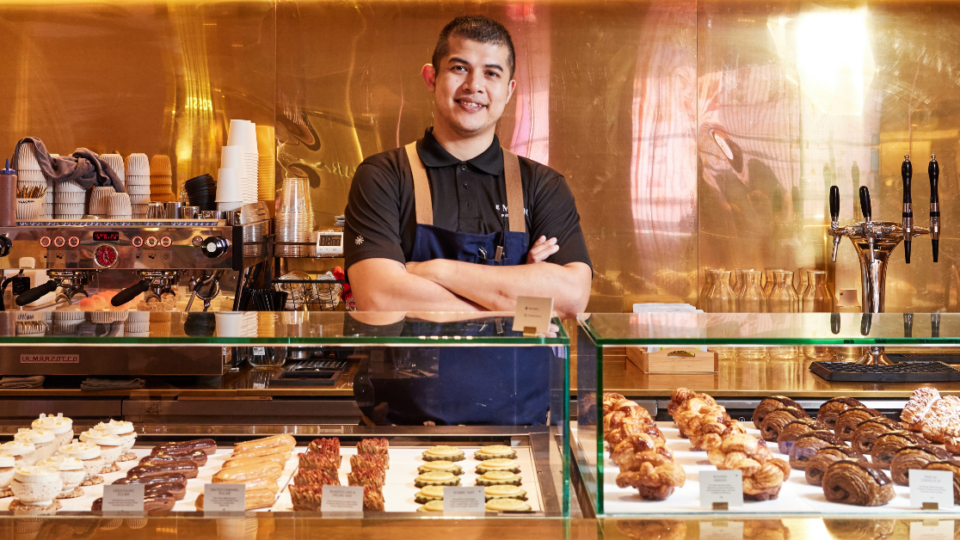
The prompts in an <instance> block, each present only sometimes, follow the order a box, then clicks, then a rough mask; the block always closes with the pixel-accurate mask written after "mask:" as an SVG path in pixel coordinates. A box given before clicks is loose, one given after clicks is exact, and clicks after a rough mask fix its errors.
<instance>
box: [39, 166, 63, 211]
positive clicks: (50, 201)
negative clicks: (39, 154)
mask: <svg viewBox="0 0 960 540" xmlns="http://www.w3.org/2000/svg"><path fill="white" fill-rule="evenodd" d="M58 159H60V155H59V154H50V164H51V166H53V170H54V171H56V170H57V167H56V165H55V163H56V162H57V160H58ZM56 191H57V183H56V182H54V181H53V180H51V179H49V178H47V201H46V203H47V205H46V209H45V211H44V216H43V217H45V218H47V219H53V216H54V210H53V205H54V203H55V200H54V196H53V194H54V193H55V192H56Z"/></svg>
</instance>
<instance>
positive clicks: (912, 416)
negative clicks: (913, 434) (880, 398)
mask: <svg viewBox="0 0 960 540" xmlns="http://www.w3.org/2000/svg"><path fill="white" fill-rule="evenodd" d="M938 399H940V392H938V391H937V389H936V388H928V387H924V388H918V389H916V390H914V392H913V395H911V396H910V401H908V402H907V404H906V405H904V407H903V412H902V413H900V420H903V421H904V422H905V423H907V424H910V425H919V424H920V422H922V421H923V420H924V419H925V418H926V416H927V412H928V411H930V407H932V406H933V403H934V402H935V401H937V400H938Z"/></svg>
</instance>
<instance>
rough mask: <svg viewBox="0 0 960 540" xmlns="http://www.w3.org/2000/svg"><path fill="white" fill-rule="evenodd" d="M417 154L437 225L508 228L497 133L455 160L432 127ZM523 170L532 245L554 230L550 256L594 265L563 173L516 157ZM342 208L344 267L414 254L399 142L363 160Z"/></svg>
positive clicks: (408, 176) (409, 182) (413, 219)
mask: <svg viewBox="0 0 960 540" xmlns="http://www.w3.org/2000/svg"><path fill="white" fill-rule="evenodd" d="M417 153H418V154H419V155H420V159H421V161H423V164H424V166H425V167H426V169H427V177H428V178H429V180H430V192H431V194H432V196H433V225H434V226H435V227H441V228H443V229H449V230H454V231H458V232H465V233H473V234H490V233H495V232H500V231H502V230H504V229H505V228H506V227H507V221H508V216H509V213H508V211H509V210H512V209H508V208H507V204H506V203H507V193H506V184H505V183H504V178H503V152H502V151H501V149H500V140H499V139H498V138H497V137H496V136H494V138H493V144H491V145H490V147H489V148H487V149H486V150H485V151H484V152H483V153H481V154H480V155H479V156H477V157H475V158H473V159H471V160H469V161H460V160H459V159H457V158H455V157H453V156H452V155H450V153H449V152H447V151H446V150H445V149H444V148H443V146H441V145H440V143H439V142H437V139H435V138H434V136H433V128H430V129H427V131H426V133H424V136H423V138H422V139H420V140H419V141H417ZM520 177H521V179H522V181H523V201H524V206H525V208H524V214H525V216H526V222H527V233H528V235H529V238H530V240H529V242H530V246H532V245H533V243H534V242H535V241H536V240H537V238H539V237H540V236H546V237H547V238H553V237H556V239H557V242H558V243H559V245H560V251H558V252H557V253H555V254H554V255H553V256H552V257H550V258H549V259H547V260H548V262H552V263H555V264H559V265H565V264H568V263H572V262H582V263H585V264H587V265H591V263H590V256H589V254H588V253H587V245H586V242H585V240H584V238H583V231H581V230H580V215H579V214H578V213H577V206H576V203H575V202H574V200H573V194H572V193H571V192H570V188H568V187H567V182H566V181H565V180H564V178H563V176H561V175H560V174H559V173H558V172H557V171H555V170H553V169H551V168H550V167H547V166H546V165H541V164H540V163H537V162H535V161H531V160H529V159H527V158H524V157H520ZM345 215H346V226H345V228H344V258H345V264H346V266H347V269H348V271H349V268H350V266H352V265H353V264H354V263H356V262H359V261H362V260H364V259H374V258H380V259H391V260H394V261H398V262H401V263H406V262H407V261H409V260H411V258H412V254H413V244H414V240H415V238H416V230H417V215H416V207H415V203H414V191H413V175H412V173H411V172H410V164H409V162H408V160H407V153H406V151H405V150H404V149H403V148H402V147H401V148H397V149H395V150H390V151H388V152H382V153H380V154H376V155H373V156H370V157H368V158H367V159H365V160H364V161H363V163H361V164H360V166H359V167H358V168H357V173H356V174H355V175H354V177H353V184H352V185H351V186H350V197H349V199H348V201H347V209H346V213H345ZM528 247H529V246H528ZM591 266H592V265H591Z"/></svg>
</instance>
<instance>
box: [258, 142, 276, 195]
mask: <svg viewBox="0 0 960 540" xmlns="http://www.w3.org/2000/svg"><path fill="white" fill-rule="evenodd" d="M276 150H277V143H276V132H275V130H274V127H273V126H264V125H260V126H257V151H258V152H259V156H258V159H259V161H258V165H257V200H259V201H272V200H274V199H276V198H277V169H276V159H275V157H276V156H275V155H276Z"/></svg>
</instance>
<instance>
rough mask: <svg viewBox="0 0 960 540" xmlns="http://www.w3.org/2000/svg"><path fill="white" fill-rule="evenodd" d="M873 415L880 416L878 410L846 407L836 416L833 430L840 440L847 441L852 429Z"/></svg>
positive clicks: (851, 435)
mask: <svg viewBox="0 0 960 540" xmlns="http://www.w3.org/2000/svg"><path fill="white" fill-rule="evenodd" d="M875 416H881V414H880V411H878V410H875V409H869V408H867V407H854V408H852V409H847V410H845V411H843V412H842V413H840V415H839V416H837V423H836V424H834V426H833V432H834V433H836V434H837V436H839V437H840V439H841V440H844V441H848V442H849V441H850V438H851V437H853V430H855V429H857V426H859V425H860V424H862V423H864V422H866V421H867V420H869V419H871V418H873V417H875Z"/></svg>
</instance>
